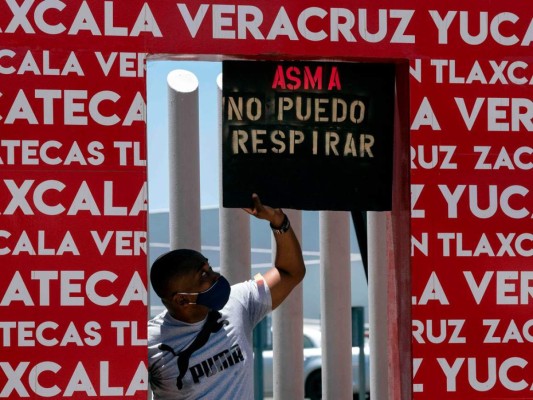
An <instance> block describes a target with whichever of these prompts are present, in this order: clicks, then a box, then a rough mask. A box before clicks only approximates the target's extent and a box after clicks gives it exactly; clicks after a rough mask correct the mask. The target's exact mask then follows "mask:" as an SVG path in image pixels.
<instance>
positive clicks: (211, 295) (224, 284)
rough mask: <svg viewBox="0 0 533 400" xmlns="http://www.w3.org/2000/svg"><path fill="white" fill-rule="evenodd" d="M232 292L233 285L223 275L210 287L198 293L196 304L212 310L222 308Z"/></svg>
mask: <svg viewBox="0 0 533 400" xmlns="http://www.w3.org/2000/svg"><path fill="white" fill-rule="evenodd" d="M230 292H231V286H230V284H229V282H228V280H227V279H226V278H224V277H223V276H222V275H221V276H219V277H218V279H217V280H216V281H215V283H213V285H211V287H210V288H209V289H207V290H204V291H203V292H200V293H198V296H197V297H196V304H198V305H201V306H206V307H207V308H209V309H211V310H222V308H223V307H224V306H225V305H226V303H227V302H228V299H229V294H230Z"/></svg>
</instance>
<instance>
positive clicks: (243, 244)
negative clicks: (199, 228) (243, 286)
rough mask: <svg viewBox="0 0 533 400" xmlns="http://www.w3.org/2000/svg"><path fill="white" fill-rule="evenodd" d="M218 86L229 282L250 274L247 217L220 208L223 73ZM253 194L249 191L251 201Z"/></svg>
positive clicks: (224, 260)
mask: <svg viewBox="0 0 533 400" xmlns="http://www.w3.org/2000/svg"><path fill="white" fill-rule="evenodd" d="M217 86H218V110H219V111H218V123H219V124H218V132H219V134H218V137H219V167H220V173H219V193H220V207H219V232H220V235H219V236H220V267H221V273H222V274H223V275H224V276H225V277H226V279H227V280H228V281H230V282H231V283H232V284H233V283H238V282H243V281H246V280H248V279H250V276H251V263H252V261H251V255H250V247H251V245H250V217H249V216H248V214H246V213H245V212H244V211H243V210H241V209H235V208H224V207H222V196H223V193H222V74H219V75H218V77H217ZM251 201H252V194H251V193H250V203H251Z"/></svg>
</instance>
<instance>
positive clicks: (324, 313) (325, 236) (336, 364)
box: [320, 211, 353, 399]
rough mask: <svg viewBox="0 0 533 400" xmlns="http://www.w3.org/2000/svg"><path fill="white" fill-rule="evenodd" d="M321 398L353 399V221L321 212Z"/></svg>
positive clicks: (343, 213) (331, 213)
mask: <svg viewBox="0 0 533 400" xmlns="http://www.w3.org/2000/svg"><path fill="white" fill-rule="evenodd" d="M320 254H321V257H320V283H321V294H320V309H321V319H322V398H324V399H351V398H352V392H353V387H352V351H351V349H352V321H351V315H352V312H351V285H350V273H351V271H350V268H351V264H350V219H349V214H348V213H347V212H344V211H342V212H339V211H320Z"/></svg>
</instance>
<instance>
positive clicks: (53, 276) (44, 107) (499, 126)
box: [0, 0, 533, 399]
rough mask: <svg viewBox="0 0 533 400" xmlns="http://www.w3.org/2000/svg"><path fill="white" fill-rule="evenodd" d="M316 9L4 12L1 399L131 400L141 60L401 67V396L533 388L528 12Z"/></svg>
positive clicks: (24, 8)
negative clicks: (405, 333)
mask: <svg viewBox="0 0 533 400" xmlns="http://www.w3.org/2000/svg"><path fill="white" fill-rule="evenodd" d="M316 4H317V3H314V2H313V3H312V2H309V1H299V2H280V1H270V2H268V4H266V3H264V2H260V1H257V0H255V1H250V2H247V3H245V4H241V2H239V4H237V2H218V1H217V2H212V3H204V4H202V5H199V4H197V2H192V1H185V2H181V3H178V5H177V2H171V1H164V0H158V1H147V2H142V1H137V0H130V1H114V2H113V1H89V2H81V1H68V2H67V1H59V0H48V1H46V0H44V1H33V0H25V1H20V0H19V1H15V0H6V1H2V2H0V43H1V44H0V74H1V75H2V76H1V79H0V93H1V95H0V256H1V259H0V265H1V267H2V279H1V280H0V315H1V318H0V320H1V321H0V327H1V328H2V332H1V334H0V337H1V338H2V339H1V340H2V349H1V352H0V354H1V355H0V398H2V397H4V398H6V397H9V398H19V397H28V396H29V397H30V398H39V397H67V396H70V395H72V397H74V398H87V397H88V396H90V395H93V394H95V395H99V396H100V397H101V398H106V397H110V398H112V397H113V398H116V397H125V396H130V395H131V396H134V397H135V398H145V396H146V393H145V392H144V391H143V388H144V387H145V385H146V371H145V363H144V359H145V355H146V349H145V339H146V338H145V328H144V327H145V323H146V285H147V281H146V237H145V232H146V220H147V218H146V187H145V181H146V177H147V174H146V167H145V165H144V163H143V162H142V160H144V159H145V158H146V157H145V154H146V152H145V147H146V138H145V135H146V124H145V121H146V118H145V117H146V115H145V104H144V102H145V100H146V88H145V76H144V70H143V68H142V67H143V63H144V54H145V53H146V54H148V55H149V56H155V55H156V56H158V57H161V58H166V57H168V56H170V55H172V56H177V57H179V56H187V57H189V58H190V57H191V56H192V57H193V58H198V59H204V60H205V59H208V60H214V59H217V60H221V59H224V58H234V57H236V56H239V57H240V56H242V57H246V58H265V57H268V58H274V59H291V58H294V59H322V58H326V59H346V60H359V61H365V60H372V61H376V60H387V61H391V60H392V61H394V60H397V61H401V60H409V63H410V65H411V71H410V81H409V85H402V88H404V89H403V90H409V91H410V93H409V97H408V98H409V99H410V100H409V104H408V107H409V110H410V116H411V123H410V147H411V152H412V155H411V176H410V180H411V193H412V195H411V203H412V210H411V235H412V242H413V243H415V245H414V246H413V247H412V254H411V268H412V275H411V282H412V293H405V294H402V295H405V296H412V299H413V306H412V318H413V324H414V329H413V332H414V334H413V338H412V340H413V341H412V344H413V347H412V351H413V358H414V377H413V383H414V386H413V390H414V395H413V397H414V398H416V399H441V398H446V399H465V398H468V399H470V398H472V399H475V398H479V399H487V398H498V399H518V398H529V397H531V396H532V395H533V378H532V377H533V365H532V363H533V351H532V350H531V348H532V346H531V342H533V328H532V327H531V326H532V325H533V319H531V318H532V317H531V312H530V310H531V304H532V303H533V300H532V297H533V269H532V267H531V265H532V261H531V260H532V255H533V233H532V221H531V220H532V214H533V195H532V194H531V188H532V184H531V182H532V175H531V169H532V165H533V164H532V163H533V159H532V147H531V131H532V130H533V123H532V121H531V120H532V115H533V102H532V98H531V81H532V75H533V74H532V69H531V66H530V62H531V59H532V57H531V42H532V41H533V24H532V13H531V4H530V2H529V1H527V0H515V1H492V2H487V1H484V0H471V1H468V2H465V1H455V0H451V1H446V2H443V1H434V0H432V1H424V2H420V1H414V0H411V1H407V0H404V1H395V2H390V1H376V0H373V1H370V0H366V1H358V2H357V3H354V2H352V1H343V0H336V1H333V2H328V4H327V5H321V6H319V7H320V8H316ZM204 12H205V14H204ZM202 16H203V17H202ZM260 21H262V22H260ZM364 21H367V30H368V31H369V32H368V33H365V32H364V30H365V25H364V23H363V22H364ZM350 22H353V27H350V26H349V24H350ZM247 26H248V27H247ZM407 86H408V89H407V88H406V87H407ZM406 106H407V105H401V107H406ZM528 139H529V140H528ZM133 149H139V154H138V156H137V157H134V151H133Z"/></svg>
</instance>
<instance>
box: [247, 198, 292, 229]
mask: <svg viewBox="0 0 533 400" xmlns="http://www.w3.org/2000/svg"><path fill="white" fill-rule="evenodd" d="M252 202H253V207H252V208H243V210H244V211H246V212H247V213H248V214H250V215H253V216H254V217H256V218H259V219H265V220H267V221H269V222H270V223H271V224H272V226H274V227H280V226H281V224H283V219H284V218H285V216H284V214H283V211H281V209H279V208H272V207H269V206H267V205H265V204H263V203H261V199H260V198H259V196H258V195H257V194H256V193H254V194H252Z"/></svg>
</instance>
